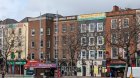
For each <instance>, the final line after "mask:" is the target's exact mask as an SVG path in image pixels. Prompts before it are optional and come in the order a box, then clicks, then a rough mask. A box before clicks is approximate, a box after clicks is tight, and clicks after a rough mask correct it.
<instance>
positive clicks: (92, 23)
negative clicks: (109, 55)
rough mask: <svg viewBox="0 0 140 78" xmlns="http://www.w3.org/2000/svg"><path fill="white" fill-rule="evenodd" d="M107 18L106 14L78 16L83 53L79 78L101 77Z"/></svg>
mask: <svg viewBox="0 0 140 78" xmlns="http://www.w3.org/2000/svg"><path fill="white" fill-rule="evenodd" d="M105 18H106V16H105V13H95V14H85V15H79V16H78V25H79V29H80V35H81V51H80V55H79V59H78V61H77V68H78V70H80V71H77V76H101V73H102V67H103V66H102V65H103V62H105V58H104V57H105V41H104V38H105V37H104V34H105V32H104V29H105V28H104V27H105ZM104 67H105V66H104Z"/></svg>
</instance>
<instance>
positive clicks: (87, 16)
mask: <svg viewBox="0 0 140 78" xmlns="http://www.w3.org/2000/svg"><path fill="white" fill-rule="evenodd" d="M105 17H106V14H105V13H95V14H83V15H79V16H78V20H79V21H82V20H94V19H104V18H105Z"/></svg>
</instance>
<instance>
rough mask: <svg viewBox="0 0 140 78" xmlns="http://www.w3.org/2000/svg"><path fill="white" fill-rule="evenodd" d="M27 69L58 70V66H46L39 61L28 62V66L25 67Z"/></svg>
mask: <svg viewBox="0 0 140 78" xmlns="http://www.w3.org/2000/svg"><path fill="white" fill-rule="evenodd" d="M24 67H25V68H30V67H32V68H56V64H44V63H40V62H39V61H28V62H27V64H25V65H24Z"/></svg>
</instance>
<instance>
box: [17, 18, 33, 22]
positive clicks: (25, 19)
mask: <svg viewBox="0 0 140 78" xmlns="http://www.w3.org/2000/svg"><path fill="white" fill-rule="evenodd" d="M29 18H31V17H25V18H23V19H22V20H21V21H20V22H21V23H24V22H28V21H29Z"/></svg>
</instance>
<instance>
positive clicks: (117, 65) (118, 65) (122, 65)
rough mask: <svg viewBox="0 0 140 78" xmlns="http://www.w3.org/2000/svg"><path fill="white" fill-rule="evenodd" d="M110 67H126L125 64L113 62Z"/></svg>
mask: <svg viewBox="0 0 140 78" xmlns="http://www.w3.org/2000/svg"><path fill="white" fill-rule="evenodd" d="M108 67H112V68H124V67H125V64H111V65H110V66H108Z"/></svg>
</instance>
